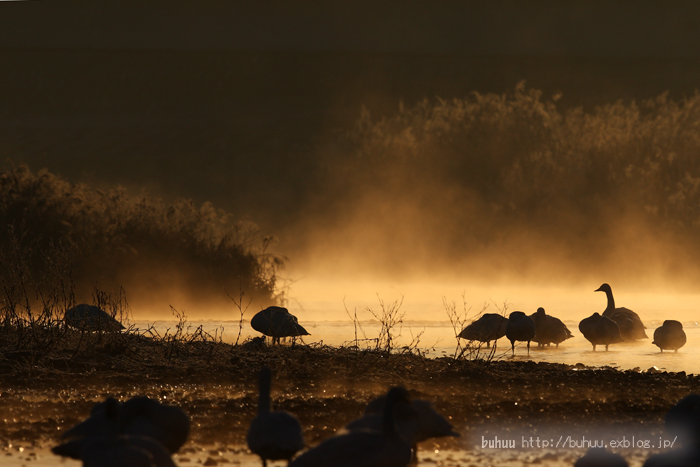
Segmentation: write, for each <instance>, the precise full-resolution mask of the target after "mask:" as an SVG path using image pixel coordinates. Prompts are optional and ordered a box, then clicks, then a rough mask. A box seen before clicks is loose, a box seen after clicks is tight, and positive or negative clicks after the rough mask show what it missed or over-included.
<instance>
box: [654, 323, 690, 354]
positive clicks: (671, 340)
mask: <svg viewBox="0 0 700 467" xmlns="http://www.w3.org/2000/svg"><path fill="white" fill-rule="evenodd" d="M685 341H686V337H685V331H684V330H683V325H682V324H681V323H680V321H676V320H674V319H667V320H666V321H664V324H663V325H662V326H661V327H659V328H656V331H654V342H652V344H654V345H656V346H657V347H658V348H659V349H661V352H663V351H664V350H673V351H675V352H678V349H680V348H681V347H683V346H684V345H685Z"/></svg>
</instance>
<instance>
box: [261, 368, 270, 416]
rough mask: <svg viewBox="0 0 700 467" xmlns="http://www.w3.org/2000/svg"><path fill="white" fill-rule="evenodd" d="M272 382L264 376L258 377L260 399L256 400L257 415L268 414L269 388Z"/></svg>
mask: <svg viewBox="0 0 700 467" xmlns="http://www.w3.org/2000/svg"><path fill="white" fill-rule="evenodd" d="M271 386H272V381H271V379H270V378H266V377H265V376H264V375H261V376H260V398H259V399H258V413H259V414H262V413H269V412H270V410H271V406H272V402H271V401H270V387H271Z"/></svg>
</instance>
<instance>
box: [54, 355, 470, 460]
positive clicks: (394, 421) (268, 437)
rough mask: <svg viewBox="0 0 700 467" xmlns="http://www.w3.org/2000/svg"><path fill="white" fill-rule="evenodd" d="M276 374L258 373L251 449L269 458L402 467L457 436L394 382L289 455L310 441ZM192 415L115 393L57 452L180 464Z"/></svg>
mask: <svg viewBox="0 0 700 467" xmlns="http://www.w3.org/2000/svg"><path fill="white" fill-rule="evenodd" d="M271 386H272V371H271V370H270V368H268V367H263V368H262V369H261V371H260V393H259V400H258V413H257V416H256V417H255V418H254V419H253V420H252V422H251V423H250V428H249V430H248V434H247V442H248V447H249V448H250V450H251V452H253V453H254V454H256V455H258V456H260V459H261V460H262V463H263V466H264V467H266V466H267V461H268V460H287V461H288V462H289V465H290V466H292V467H313V466H319V467H320V466H324V467H325V466H329V465H333V466H336V467H345V466H347V467H350V466H354V467H357V466H363V467H373V466H376V467H394V466H396V467H399V466H406V465H408V464H409V463H410V462H411V461H412V460H414V461H415V460H416V452H417V448H416V446H417V443H419V442H421V441H425V440H427V439H430V438H435V437H441V436H459V433H457V432H455V431H454V430H453V427H452V425H451V424H450V423H449V422H448V421H447V420H446V419H445V418H444V417H442V416H441V415H440V414H439V413H437V412H436V411H435V409H434V408H433V407H432V405H431V404H430V402H428V401H425V400H419V399H414V400H411V397H410V394H409V392H408V391H407V390H406V389H405V388H403V387H400V386H396V387H392V388H391V389H390V390H389V391H388V393H387V394H386V395H385V396H381V397H379V398H377V399H375V400H373V401H371V402H370V403H369V404H368V405H367V407H366V409H365V414H364V416H363V417H362V418H360V419H357V420H355V421H353V422H351V423H349V424H348V425H347V426H346V427H345V429H343V430H341V433H339V434H338V435H335V436H332V437H331V438H328V439H326V440H324V441H322V442H321V443H320V444H319V445H317V446H316V447H313V448H311V449H308V450H306V451H305V452H303V453H302V454H301V455H299V456H297V457H296V458H295V459H294V460H291V459H292V458H293V457H294V456H295V455H296V454H297V453H298V452H299V451H302V450H303V449H304V448H305V447H306V444H305V442H304V436H303V430H302V427H301V424H300V423H299V420H298V419H297V418H296V417H295V416H294V415H291V414H290V413H288V412H285V411H273V410H272V399H271V396H270V390H271ZM189 431H190V420H189V417H188V416H187V414H186V413H185V412H184V411H183V410H182V409H180V408H178V407H175V406H171V405H165V404H161V403H160V402H159V401H157V400H154V399H149V398H148V397H134V398H132V399H129V400H128V401H126V402H119V401H117V400H116V399H114V398H112V397H109V398H107V399H106V400H105V401H104V402H100V403H98V404H96V405H95V406H94V407H93V409H92V411H91V413H90V416H89V417H88V418H87V419H86V420H84V421H83V422H81V423H79V424H78V425H76V426H74V427H73V428H71V429H70V430H68V431H67V432H66V433H64V434H63V436H62V437H61V439H62V440H64V441H65V442H64V443H63V444H60V445H58V446H55V447H54V448H53V449H52V452H53V453H54V454H57V455H60V456H63V457H70V458H73V459H77V460H81V461H82V462H83V466H84V467H126V466H129V467H175V463H174V462H173V460H172V454H173V453H175V452H177V451H178V450H179V449H180V447H181V446H182V445H183V444H184V443H185V441H186V440H187V437H188V435H189Z"/></svg>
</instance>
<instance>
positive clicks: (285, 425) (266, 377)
mask: <svg viewBox="0 0 700 467" xmlns="http://www.w3.org/2000/svg"><path fill="white" fill-rule="evenodd" d="M271 385H272V371H271V370H270V368H268V367H263V368H262V369H261V370H260V398H259V401H258V415H257V417H255V418H254V419H253V421H252V422H251V423H250V428H249V429H248V447H249V448H250V450H251V451H252V452H253V453H255V454H257V455H258V456H260V459H262V463H263V467H267V460H268V459H270V460H281V459H286V460H289V459H291V458H292V456H294V454H296V453H297V451H300V450H302V449H303V448H304V436H303V433H302V430H301V424H300V423H299V420H297V418H296V417H295V416H294V415H292V414H290V413H288V412H283V411H279V412H272V411H271V405H272V404H271V401H270V387H271Z"/></svg>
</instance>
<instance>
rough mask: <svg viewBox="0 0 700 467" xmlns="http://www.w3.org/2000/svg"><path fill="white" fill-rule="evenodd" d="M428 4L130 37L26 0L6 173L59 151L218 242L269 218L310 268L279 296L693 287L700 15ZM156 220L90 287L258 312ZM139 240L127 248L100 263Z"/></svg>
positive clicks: (426, 300) (74, 165) (96, 179)
mask: <svg viewBox="0 0 700 467" xmlns="http://www.w3.org/2000/svg"><path fill="white" fill-rule="evenodd" d="M341 3H342V2H341ZM419 3H420V2H416V3H415V4H414V3H410V4H404V5H406V6H405V8H404V9H403V10H401V14H400V15H398V16H397V15H396V11H395V10H394V9H392V8H389V7H387V6H382V7H377V8H378V10H377V13H378V14H379V16H376V17H377V18H383V22H382V21H379V20H377V21H376V24H375V23H374V22H371V21H370V22H369V23H368V22H367V21H369V20H367V19H366V18H368V17H371V16H372V15H366V14H360V13H362V12H363V11H362V8H368V7H367V6H366V5H365V6H364V7H363V6H362V5H359V4H358V5H359V6H352V5H351V4H350V3H348V4H345V3H342V4H340V5H339V6H338V7H337V8H338V10H337V11H332V10H333V9H331V8H326V7H324V8H322V9H318V10H313V11H314V12H315V13H314V14H311V12H310V11H311V10H309V9H301V10H299V11H296V12H290V11H288V10H284V11H286V13H284V14H282V13H280V11H282V10H279V11H276V12H275V13H274V14H271V15H267V16H265V15H263V14H262V13H261V12H260V11H257V10H255V9H246V8H242V9H241V8H238V7H235V6H233V5H232V4H230V2H229V3H227V2H206V3H205V4H202V6H201V8H200V9H199V10H197V11H196V12H190V13H192V15H191V18H192V24H191V28H190V29H188V30H187V31H186V33H185V32H183V31H181V30H179V29H178V28H177V27H175V26H173V24H175V23H172V24H171V23H170V22H168V21H171V20H172V18H170V19H163V24H159V25H158V27H157V28H155V29H153V25H152V24H150V23H148V18H152V17H158V15H155V14H151V15H146V14H143V15H133V16H129V15H127V16H129V18H130V24H131V25H132V29H133V31H135V32H134V34H132V35H130V36H129V37H127V36H126V35H124V34H121V33H120V32H119V31H116V30H113V29H112V28H109V27H105V28H103V33H99V34H98V33H97V32H96V29H95V28H87V29H85V31H87V32H83V33H76V34H73V35H65V34H61V28H62V27H64V26H62V25H63V24H64V23H63V22H60V21H59V22H51V26H50V27H48V26H47V27H46V28H44V29H42V30H40V29H41V28H39V27H38V26H31V27H30V26H28V25H33V24H35V23H36V24H45V23H41V22H36V21H33V20H35V19H37V18H38V17H39V16H41V17H44V16H43V15H46V14H47V13H46V11H33V10H32V9H27V10H22V11H19V10H17V11H13V12H12V15H8V18H10V17H11V16H12V17H14V18H15V19H16V20H17V21H15V22H14V23H13V22H11V21H6V23H7V24H5V26H7V27H4V28H3V30H4V31H5V33H4V34H3V35H2V36H0V59H2V62H3V63H4V64H6V67H5V68H6V69H5V70H4V72H3V73H2V74H0V85H1V86H2V87H3V89H6V90H7V92H5V93H3V95H2V96H1V97H0V155H1V156H2V158H3V159H10V160H11V162H10V163H8V164H7V165H6V170H12V167H17V166H19V165H20V164H24V163H26V164H28V166H29V170H31V171H33V173H37V172H38V171H39V170H40V169H42V168H46V169H47V173H48V174H51V175H52V176H55V177H57V179H59V180H62V181H64V182H65V183H67V184H70V185H76V186H77V185H80V184H83V185H84V186H85V187H87V188H88V189H89V191H90V193H97V192H101V193H109V192H110V191H111V190H115V189H118V188H117V187H123V188H121V190H123V191H122V193H124V195H123V196H124V199H125V200H126V199H127V198H128V199H132V201H125V204H124V205H123V206H135V205H138V202H139V201H138V200H139V199H154V200H158V201H157V202H155V203H154V205H158V206H160V207H159V208H158V209H162V210H163V211H162V212H165V211H167V209H168V208H169V207H175V208H176V210H178V209H182V210H181V211H178V212H182V213H195V214H196V213H199V214H202V213H205V212H217V213H219V214H216V215H213V216H209V217H207V216H206V215H205V216H204V217H205V218H206V220H205V221H204V223H205V224H207V225H210V226H211V229H210V230H209V232H217V233H216V234H215V235H214V234H212V235H209V237H210V238H208V239H207V240H202V241H203V243H202V244H207V245H209V246H207V248H210V246H211V245H215V244H216V242H215V241H214V240H211V239H214V238H215V239H216V240H218V241H220V240H221V238H223V236H224V235H225V233H222V232H224V231H226V229H224V230H221V229H218V227H217V228H214V226H215V225H218V224H217V223H219V221H220V220H221V219H223V218H224V217H225V218H226V219H227V221H226V222H227V223H228V224H227V226H228V227H232V226H235V225H236V223H238V222H242V223H244V224H245V225H249V226H254V227H253V228H252V230H253V231H255V232H256V235H258V236H257V237H256V238H257V239H258V240H260V241H262V239H269V240H270V241H269V242H268V241H267V240H266V242H267V243H265V249H264V254H263V250H262V249H261V247H260V245H262V243H257V244H256V245H257V246H256V247H255V248H254V249H252V250H250V251H252V252H253V256H255V257H256V258H257V259H258V260H261V261H264V258H270V257H269V256H265V255H267V254H272V255H274V257H275V258H278V259H280V260H282V261H281V262H280V264H279V266H281V265H282V263H283V264H284V268H276V269H275V272H274V274H275V275H274V279H275V282H274V286H275V291H274V292H270V291H269V290H268V291H267V292H266V293H264V294H262V295H261V297H263V298H262V299H260V300H258V299H256V300H255V301H254V303H253V304H252V305H251V306H252V308H254V309H259V308H260V307H262V306H265V304H268V303H271V302H272V301H275V300H277V301H282V302H283V303H284V302H285V301H286V303H288V304H289V305H290V307H300V308H302V309H306V310H307V311H308V312H309V313H312V310H319V309H321V308H323V307H331V308H332V309H333V313H332V316H333V318H334V319H335V318H337V319H343V318H344V316H345V315H344V306H343V300H344V299H345V300H346V303H347V304H348V306H350V307H353V306H355V305H357V306H359V307H360V308H362V307H363V306H365V305H368V304H373V303H376V295H377V294H379V295H380V296H382V297H384V298H385V299H387V300H393V299H395V298H398V297H399V296H401V295H405V296H406V301H405V306H406V307H407V309H410V310H411V317H412V318H414V319H423V318H430V319H444V310H442V300H441V299H442V297H443V296H447V297H449V298H451V299H456V300H460V299H461V298H460V296H461V293H462V292H463V291H466V293H467V294H468V296H467V298H468V301H469V303H471V304H473V305H474V308H480V307H481V305H482V304H483V303H484V302H490V301H491V300H493V301H495V302H497V303H503V302H504V301H506V300H507V301H509V302H510V303H512V306H513V307H522V308H527V309H526V311H529V312H531V311H534V308H536V306H539V305H538V303H542V302H546V301H547V300H550V299H551V300H552V303H553V305H552V306H560V307H562V308H566V307H567V303H568V304H569V305H568V306H569V307H571V308H573V309H575V310H580V311H572V313H573V314H574V315H575V314H576V313H579V312H580V313H583V312H584V310H589V311H587V312H588V313H590V311H599V310H600V309H602V307H601V306H599V300H598V297H597V294H592V293H591V292H592V290H594V289H595V288H597V287H598V286H599V285H600V284H601V283H603V282H608V283H610V284H612V285H613V287H614V290H615V291H616V295H617V294H618V293H619V294H620V295H622V296H625V295H626V296H628V297H642V296H645V295H643V294H648V293H651V292H652V291H653V292H654V293H655V294H656V296H657V297H669V296H670V295H668V294H678V296H686V294H689V295H688V296H690V297H693V295H692V294H693V293H694V284H695V283H696V282H697V279H698V276H699V274H698V268H697V264H698V259H699V255H700V244H698V241H697V238H698V235H697V228H698V221H699V220H700V212H699V211H698V207H699V206H700V198H698V197H699V196H700V194H699V192H698V186H699V184H698V180H700V167H698V163H697V162H696V156H697V153H698V149H699V147H698V145H699V144H700V143H699V141H700V138H698V136H699V135H698V130H697V128H696V126H697V125H696V123H697V121H698V120H699V119H698V117H700V115H698V111H697V108H698V104H699V103H700V98H699V97H698V95H697V94H696V91H695V88H696V86H697V82H698V79H700V62H699V61H698V58H697V52H696V51H695V50H694V49H692V48H683V47H682V46H679V44H680V45H682V44H696V43H699V42H698V41H697V40H696V36H697V28H695V27H694V25H693V24H692V21H690V20H689V19H688V18H692V17H694V16H693V12H694V11H695V10H694V9H695V8H697V7H696V6H694V4H692V3H688V4H685V3H684V4H682V5H680V6H678V7H677V8H676V9H668V8H661V7H659V8H657V9H656V10H655V9H654V8H653V5H651V4H650V6H648V7H647V8H646V9H643V8H642V9H637V8H627V7H625V5H624V4H622V3H620V4H617V5H615V6H605V5H603V4H601V5H593V6H589V9H586V8H583V7H582V5H583V4H579V3H575V4H571V6H569V7H568V8H566V9H565V8H552V5H554V4H553V3H551V4H550V3H548V2H539V3H537V4H536V5H534V6H533V8H532V10H528V9H525V10H527V11H524V10H523V9H522V8H520V7H519V6H518V2H500V3H499V2H493V3H490V4H487V3H484V4H483V5H481V4H478V3H476V2H467V3H468V5H466V6H465V7H464V8H462V7H461V6H460V5H457V4H456V3H455V4H454V5H452V4H450V5H448V4H444V5H442V6H441V7H440V8H439V9H430V8H428V9H426V8H424V6H421V5H419ZM623 3H624V2H623ZM80 5H81V4H80V2H72V3H70V5H69V6H68V7H63V8H64V9H61V10H60V11H54V14H55V15H58V16H61V15H69V14H70V11H71V8H78V7H80ZM154 5H155V4H154ZM307 6H308V5H307ZM104 8H107V9H106V10H105V11H111V12H114V9H115V8H116V9H119V8H121V9H123V10H124V11H127V12H128V11H132V10H130V9H134V8H137V7H135V6H134V5H129V4H128V2H127V3H124V4H123V5H122V6H119V7H117V6H114V5H111V6H109V7H104ZM149 8H152V9H156V10H157V9H158V8H159V6H158V5H155V6H151V7H149ZM253 10H255V11H253ZM657 10H658V11H657ZM120 11H121V10H120ZM139 11H140V10H139ZM183 11H186V9H185V10H183ZM341 13H342V14H341ZM183 14H184V13H183ZM13 15H14V16H13ZM32 15H34V16H32ZM37 15H38V16H37ZM207 15H209V16H207ZM287 16H289V18H287ZM211 17H216V18H221V19H222V20H221V21H219V22H216V25H214V26H212V23H211V22H209V21H208V20H207V18H211ZM340 17H344V18H347V20H345V21H346V24H345V23H344V24H345V26H344V27H342V28H339V27H332V25H334V24H335V25H336V26H337V25H338V21H339V20H338V18H340ZM446 17H449V18H452V20H451V21H447V22H446V21H444V19H445V18H446ZM600 17H610V18H619V19H622V18H624V20H625V21H610V22H608V23H605V24H601V23H600V22H599V21H598V20H597V19H596V18H600ZM392 18H393V19H392ZM650 18H657V19H658V21H657V27H655V28H651V29H650V28H648V27H646V25H648V24H649V23H648V21H649V20H650ZM30 20H31V21H30ZM224 20H227V21H228V20H230V22H229V23H226V21H224ZM301 20H303V21H301ZM76 21H79V20H76ZM391 21H393V23H392V22H391ZM98 23H99V21H98ZM384 23H386V24H384ZM686 23H687V24H686ZM66 24H68V23H66ZM223 24H227V25H228V26H226V27H224V26H222V25H223ZM300 24H302V25H305V26H304V27H300V26H299V25H300ZM17 25H20V26H21V25H24V27H20V28H19V29H18V26H17ZM231 25H237V27H233V26H231ZM385 25H386V26H387V27H383V26H385ZM562 25H567V27H563V26H562ZM679 25H681V26H683V27H680V26H679ZM254 26H255V27H254ZM388 26H391V27H388ZM13 28H14V29H13ZM32 28H33V29H32ZM98 29H99V28H98ZM71 30H76V31H77V30H81V29H80V28H76V27H72V28H71ZM13 31H14V32H13ZM139 31H140V32H143V31H154V32H153V33H152V34H150V33H149V34H140V33H139ZM230 31H235V32H230ZM353 31H365V32H364V33H362V34H358V33H355V32H353ZM591 31H595V34H593V33H592V32H591ZM58 38H60V40H58ZM417 38H420V40H418V39H417ZM456 38H457V39H458V40H457V39H456ZM93 190H94V191H93ZM91 196H92V195H91ZM94 196H96V198H94V199H98V198H99V199H102V201H94V203H95V205H102V204H101V203H103V202H104V198H100V197H99V196H98V195H96V194H95V195H94ZM91 199H93V198H91ZM88 204H89V203H88ZM178 206H179V208H178ZM183 206H190V207H187V208H183ZM129 209H131V208H129ZM127 211H129V210H127ZM129 212H131V211H129ZM81 215H82V214H81ZM188 215H189V214H188ZM185 217H187V216H185ZM195 218H197V217H196V215H193V217H189V219H195ZM112 219H118V217H115V218H112ZM111 222H112V221H110V222H108V223H107V224H108V225H113V224H114V225H120V222H119V221H115V222H114V223H111ZM188 222H190V221H188ZM192 223H195V224H196V222H195V221H192ZM37 225H41V222H40V221H39V220H38V219H37ZM153 225H161V224H160V223H159V222H154V224H153ZM228 227H227V228H228ZM205 230H206V229H205ZM163 231H164V232H170V230H168V229H165V228H164V230H163ZM178 232H179V233H178V234H177V235H173V236H172V237H170V238H172V239H175V240H177V241H182V240H183V239H192V238H198V237H196V235H195V236H194V237H192V236H191V235H190V233H183V231H182V230H181V231H178ZM178 235H182V237H178ZM205 237H206V235H205ZM272 237H274V239H275V240H274V241H271V240H272ZM85 238H87V237H85ZM115 238H116V237H115ZM141 238H142V240H143V241H142V243H140V246H138V248H136V247H135V249H136V250H137V251H138V252H139V258H140V259H139V263H138V264H139V267H131V266H135V264H136V263H129V262H128V261H126V260H125V259H124V258H121V257H119V255H116V256H115V255H114V254H113V252H112V253H111V254H112V256H109V255H107V254H104V255H102V256H101V253H99V248H98V249H95V250H94V251H95V256H94V259H93V265H92V266H91V268H87V269H84V270H83V271H79V272H80V274H79V277H80V278H81V279H80V280H81V281H82V286H81V287H82V288H81V290H82V291H83V292H81V297H82V298H81V299H82V300H83V301H90V291H91V290H92V288H93V287H94V286H95V285H98V286H100V287H105V288H109V289H115V288H118V287H119V286H124V287H125V288H126V293H127V296H128V297H129V299H130V303H131V305H132V307H133V308H134V312H135V313H136V315H141V316H144V315H149V316H169V315H170V305H172V306H173V307H175V308H176V309H184V310H185V311H186V312H187V313H188V315H189V316H192V317H199V318H210V317H211V318H214V317H228V316H230V317H232V318H235V316H236V315H235V313H236V308H235V306H234V305H233V303H232V300H231V298H230V297H229V295H233V296H235V294H236V290H237V286H236V285H235V284H236V283H237V282H236V280H235V277H234V276H235V274H234V273H233V272H230V271H234V269H231V270H230V271H229V272H227V271H226V266H225V264H226V262H225V261H224V262H223V263H221V264H223V265H224V266H221V264H220V265H219V266H217V267H215V268H213V269H212V268H209V267H208V266H207V261H209V260H211V261H214V262H216V261H218V259H216V258H217V256H216V253H215V247H211V249H210V250H207V251H210V252H214V253H211V255H213V256H206V255H199V257H198V258H196V259H193V257H196V256H198V255H197V254H194V253H191V254H190V253H188V254H182V255H181V254H180V253H181V252H180V253H177V254H176V256H177V257H178V258H179V259H178V261H175V264H174V263H173V262H168V261H169V260H170V259H171V258H169V256H171V255H172V254H175V253H173V252H178V248H177V247H176V246H170V247H167V248H166V247H162V248H161V246H162V244H161V242H160V241H159V240H158V238H159V237H158V236H154V237H148V236H147V235H146V236H145V237H141ZM175 240H174V241H173V243H172V245H177V244H178V243H177V241H175ZM197 241H199V240H197ZM207 242H209V243H207ZM127 243H128V245H131V246H133V245H132V244H131V243H129V242H127ZM195 243H196V242H195ZM107 244H110V243H109V242H107ZM153 245H158V247H157V248H156V247H154V246H153ZM169 248H172V249H169ZM155 250H157V251H158V253H157V254H155V253H154V254H153V255H152V256H153V257H152V258H151V260H149V261H142V260H143V255H144V252H145V251H155ZM129 251H131V250H129ZM192 251H198V250H196V249H194V250H192ZM208 254H209V253H208ZM178 255H179V256H178ZM115 257H116V258H117V259H120V260H123V262H124V264H123V265H122V266H120V267H115V268H113V269H110V268H106V269H105V268H100V267H97V266H95V265H96V264H103V263H105V262H109V261H110V260H111V259H114V258H115ZM129 258H131V257H129ZM207 258H208V259H207ZM212 258H214V259H212ZM180 259H181V260H182V261H180ZM213 277H216V279H213ZM267 277H268V278H270V277H272V276H269V275H268V276H267ZM579 294H581V295H579ZM588 296H590V297H589V298H586V297H588ZM523 297H528V298H527V299H524V298H523ZM551 297H559V298H556V299H552V298H551ZM589 299H590V302H589V301H588V300H589ZM649 300H651V299H649V298H647V299H646V302H647V303H649ZM312 303H314V304H313V305H312ZM664 303H671V301H670V299H668V298H666V299H661V298H659V300H658V306H656V305H654V306H655V307H656V308H658V309H663V308H664ZM674 303H675V302H674ZM684 303H685V302H684ZM320 304H322V305H320ZM542 304H543V305H546V303H542ZM426 307H427V308H426ZM676 307H677V306H676ZM687 308H688V309H690V308H689V307H687ZM144 310H147V311H144ZM421 310H428V311H421ZM319 313H320V314H322V313H321V312H319ZM309 316H311V315H309Z"/></svg>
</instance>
